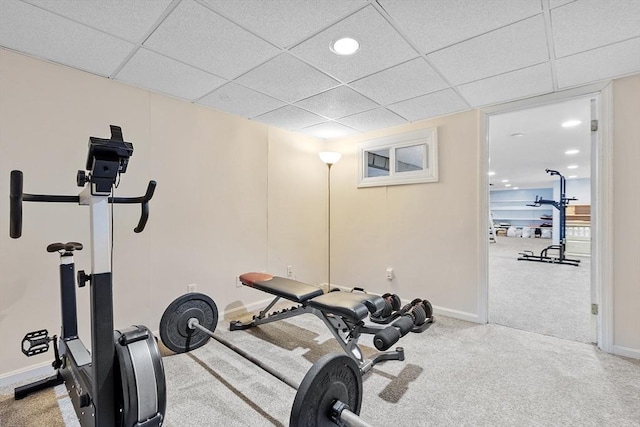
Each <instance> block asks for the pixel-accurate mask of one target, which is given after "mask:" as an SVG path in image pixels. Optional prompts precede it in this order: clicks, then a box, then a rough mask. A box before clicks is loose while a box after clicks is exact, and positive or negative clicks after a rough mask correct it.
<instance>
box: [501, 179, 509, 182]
mask: <svg viewBox="0 0 640 427" xmlns="http://www.w3.org/2000/svg"><path fill="white" fill-rule="evenodd" d="M500 182H509V180H508V179H503V180H502V181H500Z"/></svg>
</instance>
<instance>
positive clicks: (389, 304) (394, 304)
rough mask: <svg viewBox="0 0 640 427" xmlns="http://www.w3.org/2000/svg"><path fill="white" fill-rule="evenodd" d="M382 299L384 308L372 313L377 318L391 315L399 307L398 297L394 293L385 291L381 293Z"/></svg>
mask: <svg viewBox="0 0 640 427" xmlns="http://www.w3.org/2000/svg"><path fill="white" fill-rule="evenodd" d="M382 299H384V308H383V309H382V310H380V311H378V312H376V313H374V314H372V315H371V316H372V317H377V318H385V317H389V316H391V314H392V313H393V312H394V311H397V310H399V309H400V303H401V301H400V297H399V296H398V295H396V294H390V293H386V294H384V295H382Z"/></svg>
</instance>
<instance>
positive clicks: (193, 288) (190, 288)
mask: <svg viewBox="0 0 640 427" xmlns="http://www.w3.org/2000/svg"><path fill="white" fill-rule="evenodd" d="M197 289H198V285H196V284H195V283H191V284H188V285H187V292H195V291H196V290H197Z"/></svg>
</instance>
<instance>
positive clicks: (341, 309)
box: [308, 292, 384, 322]
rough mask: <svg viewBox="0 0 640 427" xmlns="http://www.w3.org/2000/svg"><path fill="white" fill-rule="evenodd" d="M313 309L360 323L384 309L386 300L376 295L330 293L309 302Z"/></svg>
mask: <svg viewBox="0 0 640 427" xmlns="http://www.w3.org/2000/svg"><path fill="white" fill-rule="evenodd" d="M308 304H309V307H313V308H315V309H318V310H320V311H323V312H325V313H332V314H336V315H338V316H342V317H346V318H348V319H349V320H351V321H352V322H359V321H361V320H362V319H364V318H366V317H367V316H368V315H369V313H370V312H371V313H375V312H377V311H379V310H382V309H383V308H384V299H382V298H381V297H379V296H376V295H368V294H361V293H353V292H329V293H326V294H323V295H320V296H318V297H315V298H314V299H312V300H310V301H309V302H308Z"/></svg>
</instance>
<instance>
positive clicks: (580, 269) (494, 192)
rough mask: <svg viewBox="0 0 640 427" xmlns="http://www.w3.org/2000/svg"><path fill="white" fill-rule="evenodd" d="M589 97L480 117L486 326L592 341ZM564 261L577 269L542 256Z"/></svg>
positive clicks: (590, 105) (593, 323) (590, 135)
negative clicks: (486, 234)
mask: <svg viewBox="0 0 640 427" xmlns="http://www.w3.org/2000/svg"><path fill="white" fill-rule="evenodd" d="M592 102H594V97H593V96H589V97H582V98H574V99H570V100H564V101H559V102H554V103H551V104H545V105H539V106H536V107H531V108H524V109H516V110H507V111H501V112H497V113H495V114H491V115H489V116H488V129H487V135H488V139H487V141H488V152H489V156H488V157H489V168H488V172H489V173H488V175H489V176H488V181H489V190H488V191H489V195H488V201H489V210H490V213H489V221H490V222H491V225H493V227H490V233H492V236H491V238H490V239H489V242H490V243H489V244H488V245H489V248H488V313H487V315H488V321H489V322H491V323H496V324H500V325H504V326H508V327H513V328H517V329H522V330H526V331H530V332H534V333H540V334H545V335H551V336H554V337H557V338H562V339H568V340H573V341H579V342H596V341H597V334H596V330H595V324H596V322H594V321H592V311H591V308H592V302H593V300H594V295H595V294H596V293H595V292H594V291H592V289H593V288H594V286H593V283H592V280H591V277H592V258H591V236H592V234H593V233H592V224H591V215H590V213H591V204H592V203H591V202H592V200H591V199H592V198H591V194H592V190H591V189H592V176H591V169H592V168H591V159H592V144H593V142H594V141H595V139H594V134H593V133H592V129H591V124H592V121H591V120H592ZM561 182H563V184H564V185H566V191H565V192H564V194H561V185H562V184H561ZM538 200H543V201H545V203H537V201H538ZM552 201H555V202H556V203H551V202H552ZM561 202H562V203H561ZM561 210H562V211H563V212H562V213H564V214H566V217H565V219H564V220H561V217H562V215H561ZM560 246H562V247H563V249H565V248H566V253H565V254H563V255H560V251H559V249H558V248H559V247H560ZM546 248H551V249H548V250H547V251H546V252H544V251H545V249H546ZM522 253H526V254H534V255H535V256H540V259H539V260H538V259H536V258H535V257H534V258H528V257H526V256H525V257H522V256H521V254H522ZM542 254H544V255H545V256H544V257H542V256H541V255H542ZM563 257H564V258H566V259H571V260H574V261H577V262H575V263H572V264H578V265H571V264H569V263H567V264H564V263H562V262H560V263H558V262H550V260H549V259H548V258H551V259H558V258H560V259H562V258H563ZM519 258H520V260H519ZM523 258H524V259H523Z"/></svg>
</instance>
